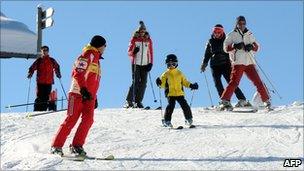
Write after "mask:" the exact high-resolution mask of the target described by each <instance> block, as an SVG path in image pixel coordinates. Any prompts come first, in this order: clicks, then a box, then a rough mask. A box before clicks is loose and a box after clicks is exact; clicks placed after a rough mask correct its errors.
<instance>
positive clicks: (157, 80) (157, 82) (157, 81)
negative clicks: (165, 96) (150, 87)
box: [156, 77, 162, 86]
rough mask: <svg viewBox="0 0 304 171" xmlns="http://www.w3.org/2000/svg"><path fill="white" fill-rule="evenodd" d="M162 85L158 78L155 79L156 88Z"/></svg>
mask: <svg viewBox="0 0 304 171" xmlns="http://www.w3.org/2000/svg"><path fill="white" fill-rule="evenodd" d="M161 84H162V81H161V80H160V78H159V77H158V78H157V79H156V85H157V86H160V85H161Z"/></svg>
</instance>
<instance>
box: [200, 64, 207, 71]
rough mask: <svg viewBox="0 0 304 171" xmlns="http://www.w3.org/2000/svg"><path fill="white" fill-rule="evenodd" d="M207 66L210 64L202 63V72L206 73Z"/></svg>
mask: <svg viewBox="0 0 304 171" xmlns="http://www.w3.org/2000/svg"><path fill="white" fill-rule="evenodd" d="M207 66H208V64H206V63H202V65H201V72H205V70H206V67H207Z"/></svg>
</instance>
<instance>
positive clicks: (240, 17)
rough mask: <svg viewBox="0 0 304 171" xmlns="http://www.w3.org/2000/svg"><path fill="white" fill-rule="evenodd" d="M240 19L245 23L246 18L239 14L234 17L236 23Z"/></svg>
mask: <svg viewBox="0 0 304 171" xmlns="http://www.w3.org/2000/svg"><path fill="white" fill-rule="evenodd" d="M240 21H244V22H245V23H246V19H245V17H244V16H242V15H240V16H238V17H237V18H236V23H238V22H240Z"/></svg>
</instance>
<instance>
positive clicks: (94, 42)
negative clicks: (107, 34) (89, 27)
mask: <svg viewBox="0 0 304 171" xmlns="http://www.w3.org/2000/svg"><path fill="white" fill-rule="evenodd" d="M90 44H91V46H93V47H96V48H99V47H101V46H103V45H105V44H106V39H104V38H103V37H102V36H99V35H95V36H94V37H93V38H92V39H91V42H90Z"/></svg>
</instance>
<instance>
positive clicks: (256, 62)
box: [249, 53, 282, 99]
mask: <svg viewBox="0 0 304 171" xmlns="http://www.w3.org/2000/svg"><path fill="white" fill-rule="evenodd" d="M249 54H250V59H251V60H252V61H253V63H255V64H256V65H257V66H258V67H259V69H260V70H261V71H262V73H263V75H264V76H265V78H266V79H267V81H268V82H269V84H270V85H271V87H272V89H273V90H272V91H271V92H273V93H274V94H276V95H277V96H278V97H279V98H280V99H282V96H280V94H279V92H278V91H277V89H276V88H275V87H274V85H273V84H272V82H271V81H270V79H269V78H268V76H267V75H266V73H265V72H264V70H263V69H262V67H261V66H260V65H259V63H258V61H257V60H256V59H255V58H253V56H252V54H251V53H249Z"/></svg>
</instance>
